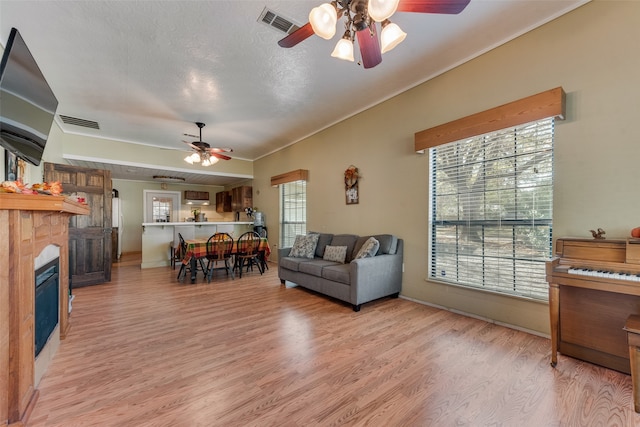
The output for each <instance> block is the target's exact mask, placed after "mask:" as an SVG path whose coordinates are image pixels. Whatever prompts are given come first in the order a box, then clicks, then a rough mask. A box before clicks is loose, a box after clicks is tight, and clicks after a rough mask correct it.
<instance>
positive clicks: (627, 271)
mask: <svg viewBox="0 0 640 427" xmlns="http://www.w3.org/2000/svg"><path fill="white" fill-rule="evenodd" d="M546 280H547V282H548V283H549V315H550V320H551V365H552V366H556V364H557V363H558V354H557V353H558V351H559V352H560V353H562V354H564V355H567V356H571V357H575V358H577V359H581V360H585V361H588V362H591V363H595V364H597V365H601V366H604V367H607V368H610V369H614V370H616V371H620V372H624V373H627V374H630V373H631V367H630V362H629V345H628V343H627V334H626V331H625V330H624V328H625V322H626V320H627V318H628V317H629V316H630V315H640V239H634V238H628V239H626V240H608V239H607V240H599V239H595V240H594V239H569V238H567V239H557V240H556V250H555V256H554V257H553V258H552V259H551V260H550V261H548V262H547V265H546Z"/></svg>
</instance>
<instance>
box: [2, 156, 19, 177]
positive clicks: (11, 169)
mask: <svg viewBox="0 0 640 427" xmlns="http://www.w3.org/2000/svg"><path fill="white" fill-rule="evenodd" d="M17 179H18V158H17V157H16V155H15V154H13V153H12V152H10V151H9V150H4V180H5V181H16V180H17Z"/></svg>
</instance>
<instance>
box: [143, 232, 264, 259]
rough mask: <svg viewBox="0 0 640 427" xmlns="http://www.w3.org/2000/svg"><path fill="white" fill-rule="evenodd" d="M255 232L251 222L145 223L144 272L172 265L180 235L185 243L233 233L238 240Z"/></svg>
mask: <svg viewBox="0 0 640 427" xmlns="http://www.w3.org/2000/svg"><path fill="white" fill-rule="evenodd" d="M251 230H253V222H249V221H205V222H195V221H194V222H186V221H184V222H143V223H142V264H140V267H141V268H154V267H166V266H169V265H171V250H170V248H171V245H173V246H174V247H177V246H178V242H179V239H178V234H181V235H182V237H183V238H184V239H185V240H189V239H195V238H198V239H202V238H207V237H209V236H211V235H213V234H215V233H217V232H223V233H229V234H230V235H231V237H233V238H234V239H237V238H238V237H240V235H241V234H242V233H244V232H245V231H251Z"/></svg>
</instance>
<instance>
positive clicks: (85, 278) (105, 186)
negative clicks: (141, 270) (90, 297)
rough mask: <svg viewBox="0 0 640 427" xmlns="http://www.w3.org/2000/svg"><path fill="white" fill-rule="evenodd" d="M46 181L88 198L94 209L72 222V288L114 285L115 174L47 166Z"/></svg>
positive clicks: (70, 251) (75, 167) (70, 249)
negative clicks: (112, 241) (112, 215)
mask: <svg viewBox="0 0 640 427" xmlns="http://www.w3.org/2000/svg"><path fill="white" fill-rule="evenodd" d="M44 180H45V181H47V182H49V181H60V182H61V183H62V188H63V191H64V193H65V194H76V195H78V197H84V198H85V199H86V202H87V204H88V205H89V208H90V209H91V213H90V214H89V215H78V216H74V217H72V218H71V219H70V220H69V286H70V287H73V288H77V287H80V286H87V285H96V284H98V283H104V282H109V281H111V225H112V223H111V172H110V171H107V170H100V169H89V168H82V167H78V166H70V165H62V164H57V163H45V164H44Z"/></svg>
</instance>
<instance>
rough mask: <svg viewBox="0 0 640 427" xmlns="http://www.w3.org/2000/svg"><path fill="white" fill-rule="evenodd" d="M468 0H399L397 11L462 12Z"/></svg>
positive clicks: (454, 13)
mask: <svg viewBox="0 0 640 427" xmlns="http://www.w3.org/2000/svg"><path fill="white" fill-rule="evenodd" d="M470 1H471V0H400V3H399V4H398V9H397V11H398V12H417V13H447V14H451V15H456V14H458V13H460V12H462V11H463V10H464V8H465V7H467V5H468V4H469V2H470Z"/></svg>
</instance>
